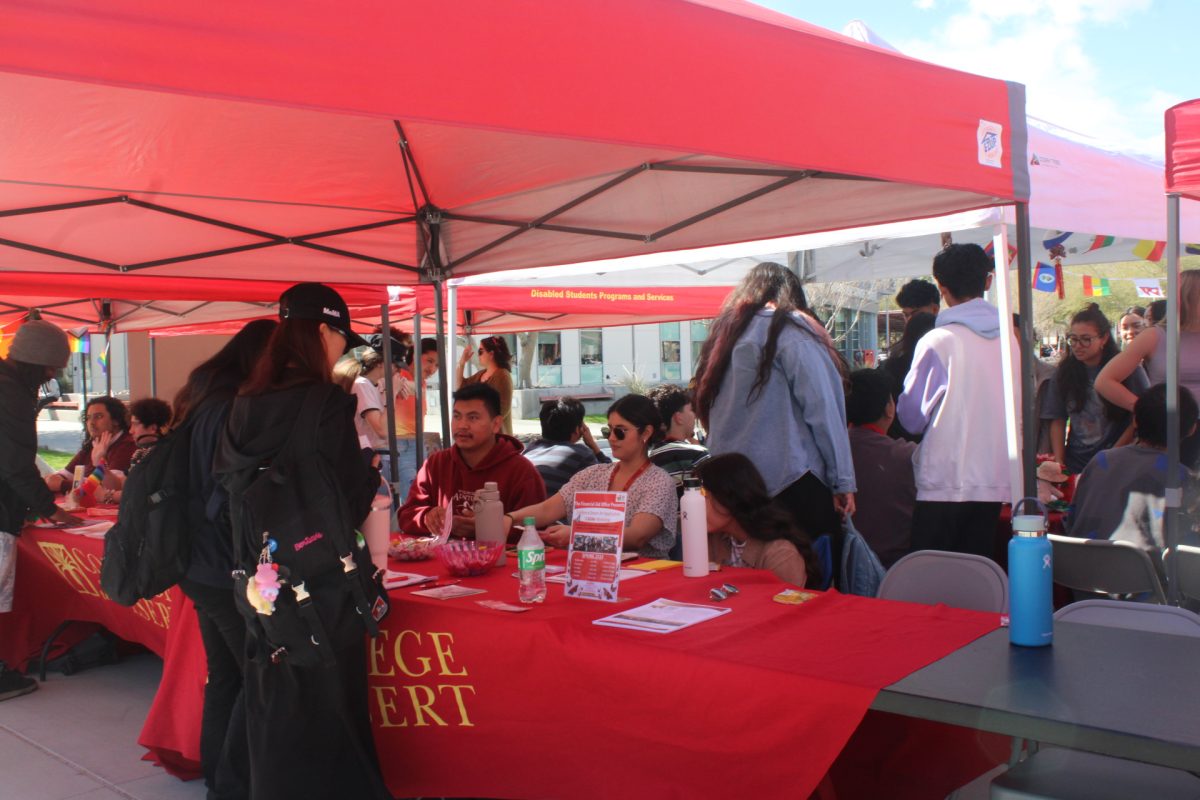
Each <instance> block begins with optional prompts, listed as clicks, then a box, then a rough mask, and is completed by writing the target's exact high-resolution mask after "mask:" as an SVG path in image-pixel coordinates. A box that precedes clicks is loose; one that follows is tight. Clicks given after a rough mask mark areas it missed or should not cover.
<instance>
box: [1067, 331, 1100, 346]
mask: <svg viewBox="0 0 1200 800" xmlns="http://www.w3.org/2000/svg"><path fill="white" fill-rule="evenodd" d="M1098 338H1099V337H1097V336H1075V335H1074V334H1072V335H1070V336H1068V337H1067V344H1069V345H1070V346H1071V347H1075V346H1076V345H1078V346H1080V347H1091V346H1092V342H1094V341H1096V339H1098Z"/></svg>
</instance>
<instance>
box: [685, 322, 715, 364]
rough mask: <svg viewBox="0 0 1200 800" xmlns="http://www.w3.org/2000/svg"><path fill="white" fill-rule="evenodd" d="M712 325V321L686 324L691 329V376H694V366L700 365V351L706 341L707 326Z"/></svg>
mask: <svg viewBox="0 0 1200 800" xmlns="http://www.w3.org/2000/svg"><path fill="white" fill-rule="evenodd" d="M711 324H712V320H709V319H698V320H693V321H692V322H690V323H689V324H688V327H689V328H691V336H692V374H693V375H695V374H696V365H697V364H699V363H700V349H701V348H702V347H704V343H705V342H706V341H707V340H708V326H709V325H711Z"/></svg>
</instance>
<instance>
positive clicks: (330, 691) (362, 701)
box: [213, 283, 391, 800]
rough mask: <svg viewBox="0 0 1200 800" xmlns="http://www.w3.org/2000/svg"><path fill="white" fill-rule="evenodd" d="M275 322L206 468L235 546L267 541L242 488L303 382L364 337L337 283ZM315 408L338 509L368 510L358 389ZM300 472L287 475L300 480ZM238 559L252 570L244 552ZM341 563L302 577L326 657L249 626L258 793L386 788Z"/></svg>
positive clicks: (311, 386)
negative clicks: (312, 659) (291, 653)
mask: <svg viewBox="0 0 1200 800" xmlns="http://www.w3.org/2000/svg"><path fill="white" fill-rule="evenodd" d="M279 313H280V318H281V322H280V324H279V327H278V328H276V329H275V331H274V333H272V334H271V338H270V341H269V342H268V343H267V348H266V351H265V352H264V353H263V355H262V357H261V358H259V360H258V362H257V363H256V364H255V366H254V368H253V370H252V371H251V373H250V377H249V378H248V379H247V381H246V382H245V383H244V384H242V386H241V388H240V389H239V391H238V396H237V397H236V398H235V399H234V402H233V406H232V407H231V409H230V411H229V421H228V424H227V426H226V429H225V435H224V437H223V438H222V440H221V442H220V444H219V445H218V447H217V452H216V455H215V457H214V461H213V469H214V471H215V472H216V474H217V476H218V480H219V481H220V482H221V485H222V486H223V487H224V488H225V490H226V491H227V492H228V493H229V507H230V512H231V513H230V523H231V526H232V530H233V531H234V552H235V554H237V553H245V552H248V551H249V552H254V553H257V552H258V550H259V548H260V547H261V546H262V541H261V540H257V541H254V542H250V541H248V540H249V539H250V538H254V537H253V536H252V535H251V534H250V533H248V532H247V531H246V530H245V529H244V523H243V519H242V503H243V494H244V492H245V491H246V490H247V488H249V487H250V486H251V485H253V484H254V483H255V481H256V479H257V478H258V477H259V475H260V470H261V468H262V467H263V465H264V464H266V463H270V462H271V461H272V460H273V459H275V458H277V457H278V456H279V455H280V453H281V452H282V450H283V448H284V446H285V445H286V444H287V442H288V441H289V440H290V438H291V436H292V432H293V428H294V426H295V423H296V414H297V409H301V408H306V407H307V405H308V403H307V398H308V397H309V393H310V391H321V390H324V389H325V388H326V387H329V386H330V384H331V382H332V370H333V365H334V364H335V363H337V361H338V359H339V358H341V356H342V355H343V353H345V352H346V351H347V350H349V349H350V348H351V347H358V346H362V345H364V344H365V342H364V341H363V339H362V337H360V336H358V335H357V334H355V333H354V332H353V331H352V330H351V329H350V313H349V309H347V307H346V303H345V301H344V300H342V298H341V296H339V295H338V293H337V292H335V291H334V290H333V289H330V288H329V287H328V286H324V285H322V284H319V283H301V284H297V285H295V286H293V287H292V288H290V289H288V290H287V291H286V292H284V293H283V295H282V296H281V297H280V303H279ZM326 394H327V397H326V399H325V401H324V403H323V405H322V406H321V409H320V415H319V416H320V422H319V424H318V426H317V432H316V434H315V435H316V441H315V442H314V443H313V445H314V450H315V454H314V456H313V457H314V458H315V459H320V460H321V462H322V464H321V466H320V469H321V470H322V471H323V472H324V474H326V475H328V476H332V479H333V480H334V481H336V484H337V488H336V491H337V492H338V494H339V495H340V502H341V503H343V504H344V506H343V510H344V512H345V513H344V516H345V517H346V518H348V519H352V520H356V521H357V520H362V519H365V518H366V516H367V514H368V513H369V511H370V508H371V501H372V500H373V498H374V497H375V492H376V490H377V489H378V488H379V484H380V477H379V472H378V470H376V469H375V468H374V467H372V466H371V465H370V464H368V462H367V460H366V459H365V458H364V457H363V453H362V450H361V449H360V447H359V445H358V435H357V434H356V432H355V429H354V413H355V405H356V404H355V401H354V398H353V397H351V396H350V395H348V394H345V393H344V392H342V391H338V390H332V391H328V392H327V393H326ZM301 477H302V476H296V477H295V478H292V479H293V480H300V479H301ZM238 558H239V565H238V566H239V568H241V569H253V565H251V564H248V563H246V562H245V561H242V560H241V557H240V556H239V557H238ZM341 566H342V565H341V564H340V563H335V564H334V565H332V566H331V567H330V569H329V570H328V571H326V572H323V573H320V574H313V575H308V576H306V580H305V581H304V583H305V584H306V586H307V593H308V596H309V599H310V601H311V608H312V609H313V610H314V611H315V612H316V615H317V617H318V618H319V620H320V622H321V626H322V627H323V628H324V630H325V631H327V632H328V636H327V640H325V641H323V642H322V644H323V645H324V646H326V647H328V648H330V649H329V651H328V652H329V654H330V658H331V659H332V663H330V664H324V665H320V666H305V665H304V664H303V663H301V664H294V663H292V662H291V661H289V659H288V658H286V657H284V658H281V659H279V660H275V659H273V658H272V654H273V653H277V652H278V651H277V650H276V648H275V646H274V645H272V644H270V643H269V642H267V641H266V640H265V639H264V638H260V635H259V633H258V631H257V628H256V627H249V628H248V629H247V633H246V662H245V678H244V689H243V699H244V704H245V712H246V731H247V738H248V740H249V753H250V764H251V769H250V795H251V797H253V798H255V800H272V799H273V798H279V799H280V800H284V799H285V798H286V799H287V800H290V799H291V798H296V797H355V798H368V799H369V798H390V797H391V795H390V794H389V793H388V791H387V788H386V787H385V786H384V783H383V778H382V776H381V775H380V773H379V762H378V757H377V755H376V752H375V743H374V739H373V737H372V734H371V723H370V717H369V709H368V706H367V661H366V652H367V651H366V647H365V642H364V633H365V630H364V626H363V623H362V622H361V619H362V617H361V616H360V614H359V611H358V608H357V607H356V605H355V601H354V597H353V593H352V592H351V591H350V588H349V587H348V586H347V581H346V580H345V579H344V578H343V573H342V569H341Z"/></svg>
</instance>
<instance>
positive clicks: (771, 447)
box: [692, 262, 855, 572]
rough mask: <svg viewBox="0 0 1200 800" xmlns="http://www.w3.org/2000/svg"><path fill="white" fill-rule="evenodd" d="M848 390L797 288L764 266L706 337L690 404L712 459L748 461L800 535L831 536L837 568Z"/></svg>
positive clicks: (850, 481) (850, 494)
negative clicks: (733, 456)
mask: <svg viewBox="0 0 1200 800" xmlns="http://www.w3.org/2000/svg"><path fill="white" fill-rule="evenodd" d="M845 381H846V367H845V362H844V360H843V359H842V357H841V356H840V355H839V354H838V352H837V350H835V349H834V347H833V342H832V340H831V339H830V337H829V334H828V333H827V332H826V331H825V328H824V327H823V326H822V325H821V324H820V323H819V322H818V321H817V320H816V318H815V317H813V316H812V314H811V312H810V311H809V309H808V301H807V299H806V298H805V296H804V289H803V287H802V286H801V284H800V279H799V278H797V277H796V275H795V274H793V273H792V272H790V271H788V270H787V269H786V268H785V267H783V266H781V265H779V264H775V263H771V262H766V263H762V264H758V265H756V266H755V267H754V268H753V269H751V270H750V272H749V273H748V274H747V275H746V277H745V278H744V279H743V280H742V282H741V284H739V285H738V287H737V288H736V289H734V290H733V292H732V293H731V294H730V296H729V298H728V299H727V300H726V301H725V305H724V307H723V308H722V309H721V313H720V315H719V316H718V317H717V319H715V320H714V321H713V323H712V326H711V327H710V328H709V338H708V340H707V341H706V342H705V343H704V346H703V348H702V349H701V351H700V361H699V364H698V365H697V368H696V390H695V393H694V395H693V398H692V403H693V406H694V407H695V409H696V414H697V416H699V418H700V421H701V423H702V424H703V425H704V427H705V429H707V430H708V447H709V450H710V451H711V452H712V453H713V454H714V455H720V454H722V453H733V452H736V453H743V454H744V455H746V456H747V457H748V458H749V459H750V461H751V463H753V464H754V466H755V467H757V468H758V471H759V472H760V473H761V474H762V476H763V477H764V479H765V480H766V485H767V492H768V494H769V495H770V496H772V497H774V498H776V499H777V500H778V501H779V503H780V504H781V505H782V506H783V507H784V508H786V509H788V511H790V512H791V514H792V516H793V517H794V518H795V520H796V523H797V524H798V525H799V527H800V528H802V529H803V530H804V531H806V532H807V533H808V535H809V536H811V537H813V538H814V539H816V538H817V537H819V536H822V535H826V534H828V535H829V536H830V540H831V544H832V548H831V549H832V551H833V559H834V561H833V563H834V564H835V565H836V564H837V563H838V559H839V558H840V557H841V538H842V537H841V532H842V517H843V516H845V515H847V514H851V515H852V514H853V513H854V491H855V483H854V464H853V463H852V461H851V457H850V439H849V436H848V435H847V432H846V396H845V386H846V383H845ZM835 572H836V570H835Z"/></svg>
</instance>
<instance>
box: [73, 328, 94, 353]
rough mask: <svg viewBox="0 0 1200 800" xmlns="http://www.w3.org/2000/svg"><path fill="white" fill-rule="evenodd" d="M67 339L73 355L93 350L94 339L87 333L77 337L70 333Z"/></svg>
mask: <svg viewBox="0 0 1200 800" xmlns="http://www.w3.org/2000/svg"><path fill="white" fill-rule="evenodd" d="M67 339H68V340H69V341H70V342H71V352H72V353H87V352H89V351H90V350H91V349H92V347H91V339H92V337H91V336H88V335H87V334H86V333H83V334H80V335H79V336H76V335H75V334H73V333H68V334H67Z"/></svg>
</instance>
